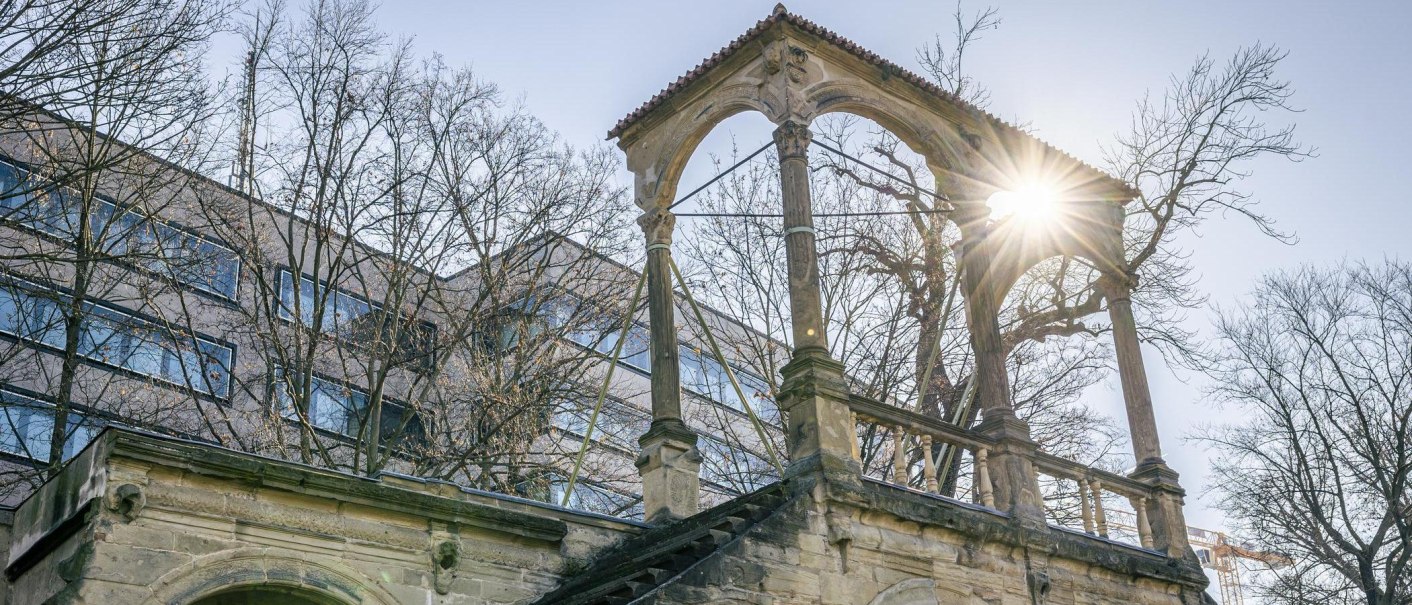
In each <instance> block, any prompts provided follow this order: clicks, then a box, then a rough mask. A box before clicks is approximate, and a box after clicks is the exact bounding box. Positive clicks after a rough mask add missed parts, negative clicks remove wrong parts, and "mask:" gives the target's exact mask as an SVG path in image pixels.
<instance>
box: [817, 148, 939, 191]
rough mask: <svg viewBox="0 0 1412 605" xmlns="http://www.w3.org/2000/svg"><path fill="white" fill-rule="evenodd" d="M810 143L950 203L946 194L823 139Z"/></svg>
mask: <svg viewBox="0 0 1412 605" xmlns="http://www.w3.org/2000/svg"><path fill="white" fill-rule="evenodd" d="M812 144H814V145H818V146H819V147H822V148H823V149H824V150H825V151H830V152H833V153H835V154H838V155H841V156H843V157H844V158H846V159H848V160H851V161H853V162H855V163H857V164H859V165H861V166H862V167H864V168H867V169H868V170H871V171H873V172H876V173H878V174H879V175H882V176H883V177H884V178H887V179H889V180H893V181H897V182H898V183H901V184H903V185H906V186H907V187H908V188H909V189H916V190H917V191H920V192H922V193H925V194H927V195H929V196H931V197H933V198H936V199H937V200H939V201H943V202H946V203H947V204H950V203H951V198H948V197H946V196H944V195H942V194H940V193H937V192H935V191H929V190H926V189H923V188H921V187H918V186H917V185H915V184H913V183H911V182H909V181H907V180H905V179H903V178H901V177H898V176H897V175H895V174H892V173H891V172H888V171H886V170H883V169H881V168H878V167H877V166H874V165H872V164H869V163H868V162H865V161H863V160H861V159H858V158H856V157H853V156H851V155H849V154H848V153H847V152H845V151H842V150H839V149H834V148H833V147H831V146H830V145H829V144H828V143H825V142H823V141H814V142H813V143H812Z"/></svg>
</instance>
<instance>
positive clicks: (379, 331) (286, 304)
mask: <svg viewBox="0 0 1412 605" xmlns="http://www.w3.org/2000/svg"><path fill="white" fill-rule="evenodd" d="M324 288H325V286H324V285H322V284H318V283H317V282H315V281H314V280H313V279H310V278H309V277H308V276H304V275H301V276H299V287H298V289H297V290H296V288H295V286H294V274H293V273H292V272H290V271H289V270H288V269H281V270H280V275H279V309H278V312H279V316H280V317H281V318H283V319H285V320H288V321H295V320H296V319H295V318H298V322H299V323H301V324H304V325H305V326H307V327H310V328H312V327H314V315H315V313H314V311H315V310H316V309H317V307H318V305H319V304H320V303H319V297H324V300H323V314H322V316H321V317H319V326H318V329H319V332H321V333H324V334H329V335H333V336H336V337H338V338H341V339H344V340H346V341H348V342H352V343H358V344H363V345H368V346H374V345H376V346H380V347H383V348H385V349H386V350H387V352H396V353H397V354H398V355H397V356H398V357H399V358H400V360H401V361H400V362H406V363H413V364H417V365H419V366H420V367H425V368H430V367H431V364H432V363H433V362H434V353H435V347H436V325H435V324H433V323H431V322H427V321H421V320H418V319H414V318H411V317H405V316H402V315H400V314H394V313H386V312H384V311H383V309H382V306H381V305H377V304H374V303H371V302H368V301H366V300H364V299H362V298H359V297H357V296H354V295H352V294H349V293H347V292H344V291H342V290H339V289H338V288H332V289H330V290H329V291H328V292H327V293H325V291H324ZM325 294H327V296H324V295H325Z"/></svg>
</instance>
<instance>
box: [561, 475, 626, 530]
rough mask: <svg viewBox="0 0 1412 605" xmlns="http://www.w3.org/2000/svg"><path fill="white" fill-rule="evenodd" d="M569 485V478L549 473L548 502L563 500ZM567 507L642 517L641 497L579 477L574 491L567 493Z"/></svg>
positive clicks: (618, 515) (619, 515)
mask: <svg viewBox="0 0 1412 605" xmlns="http://www.w3.org/2000/svg"><path fill="white" fill-rule="evenodd" d="M568 487H569V478H568V477H565V476H563V475H560V474H558V473H551V474H550V475H549V494H548V495H549V503H550V504H555V505H558V504H561V503H563V502H564V490H566V489H568ZM569 508H572V509H575V510H582V511H588V512H591V513H599V514H602V515H611V516H614V517H623V518H627V519H641V518H642V498H640V497H636V496H629V495H626V494H620V493H618V492H615V491H613V490H610V489H608V488H605V487H600V486H597V485H593V484H591V483H589V482H586V481H584V480H583V478H581V477H580V478H579V480H578V481H575V482H574V491H573V492H572V493H571V494H570V495H569Z"/></svg>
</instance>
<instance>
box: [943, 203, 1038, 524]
mask: <svg viewBox="0 0 1412 605" xmlns="http://www.w3.org/2000/svg"><path fill="white" fill-rule="evenodd" d="M958 197H960V198H962V199H965V200H968V203H965V204H962V205H961V212H960V213H959V214H958V217H957V218H958V223H959V224H960V225H961V227H962V228H961V237H962V241H961V245H960V246H959V247H958V254H960V258H959V259H958V263H957V266H958V267H959V269H960V271H961V286H962V293H963V295H964V297H965V303H966V325H967V328H969V331H970V340H971V350H972V352H974V353H975V356H976V369H975V374H974V377H973V378H972V380H975V381H976V389H977V390H976V399H977V403H978V404H979V405H980V408H981V413H982V418H981V422H980V424H979V425H978V426H977V427H976V430H977V431H978V432H980V433H983V434H985V435H987V436H989V437H991V438H992V439H995V446H994V447H992V448H991V449H990V452H989V455H988V456H987V458H986V463H987V466H988V468H989V471H990V477H991V483H992V489H993V490H994V493H995V508H997V509H999V510H1002V511H1005V512H1008V513H1010V517H1011V519H1012V521H1013V522H1015V523H1017V524H1020V525H1023V526H1025V527H1027V528H1029V529H1031V530H1033V531H1036V532H1038V531H1041V530H1042V529H1043V528H1044V527H1045V519H1044V505H1043V502H1041V500H1040V491H1039V480H1038V477H1037V475H1036V473H1035V469H1034V463H1033V462H1032V460H1033V459H1034V455H1035V452H1036V451H1038V449H1039V446H1038V444H1036V443H1035V442H1034V440H1033V439H1031V438H1030V426H1029V424H1028V423H1026V422H1025V421H1024V420H1022V419H1020V418H1019V417H1018V416H1016V415H1015V409H1014V407H1013V406H1012V405H1011V403H1010V378H1009V374H1008V372H1007V370H1006V367H1005V358H1006V352H1005V343H1004V341H1003V340H1002V339H1001V334H1000V317H999V313H1000V311H999V307H1000V302H1001V299H1002V297H1003V295H1004V293H1003V292H1002V291H1001V290H1000V286H999V285H998V284H997V282H998V281H1002V280H1003V277H1002V276H998V275H997V274H996V273H995V271H994V265H995V263H996V256H997V253H996V250H998V249H999V248H1000V245H1001V243H1002V242H998V241H995V240H994V239H993V238H996V237H999V236H1000V234H999V233H997V232H996V231H995V229H993V227H992V225H991V224H990V219H989V214H990V211H989V209H988V208H986V207H985V205H984V204H983V203H979V200H984V199H985V197H984V192H978V191H965V190H963V191H962V192H959V193H958ZM1005 283H1006V284H1008V283H1009V282H1008V280H1005Z"/></svg>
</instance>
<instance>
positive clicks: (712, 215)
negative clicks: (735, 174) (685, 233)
mask: <svg viewBox="0 0 1412 605" xmlns="http://www.w3.org/2000/svg"><path fill="white" fill-rule="evenodd" d="M949 212H951V210H950V209H935V210H888V211H880V212H816V213H814V214H813V215H812V216H813V217H814V218H853V217H868V216H906V215H910V214H947V213H949ZM675 216H676V217H677V218H784V215H783V214H768V213H766V214H757V213H751V212H683V213H681V214H677V215H675Z"/></svg>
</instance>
